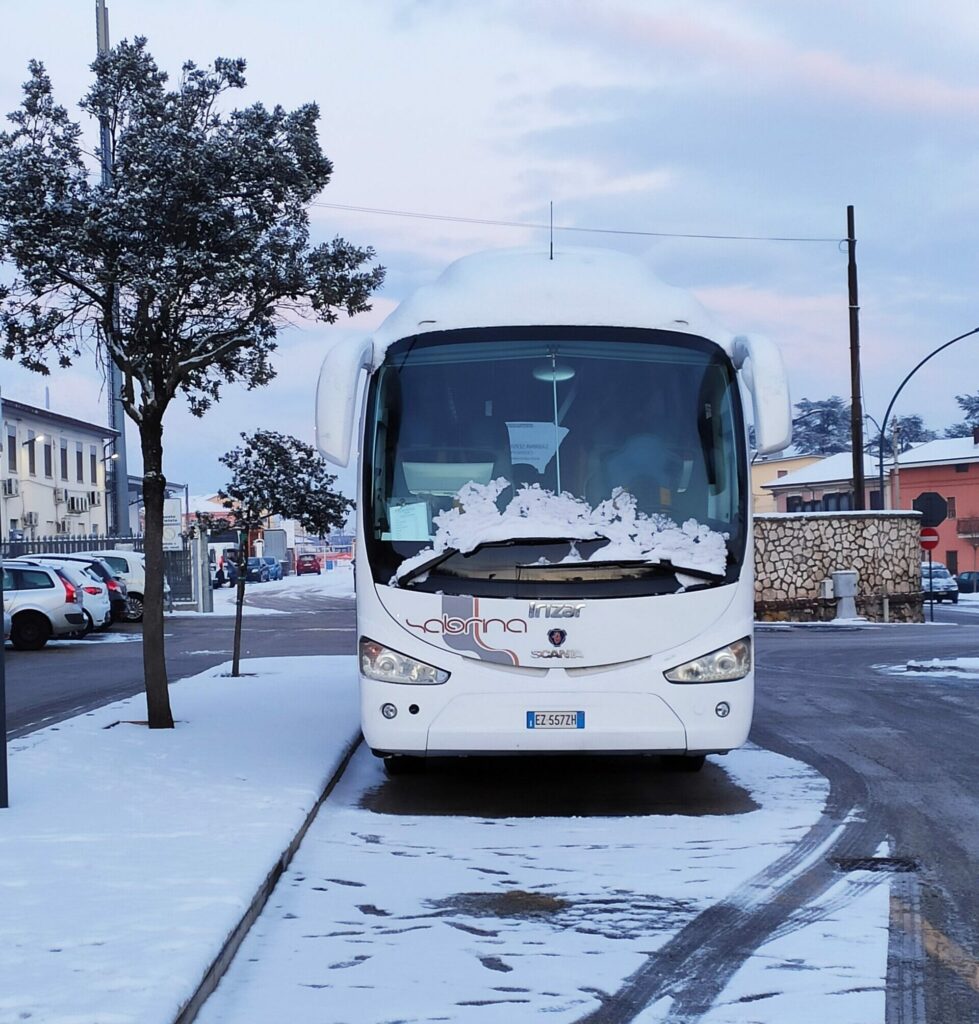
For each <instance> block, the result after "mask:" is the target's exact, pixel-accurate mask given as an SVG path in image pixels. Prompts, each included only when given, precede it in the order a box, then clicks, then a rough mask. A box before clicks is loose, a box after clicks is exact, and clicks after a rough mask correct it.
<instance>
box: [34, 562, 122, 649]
mask: <svg viewBox="0 0 979 1024" xmlns="http://www.w3.org/2000/svg"><path fill="white" fill-rule="evenodd" d="M17 561H18V562H20V561H26V559H20V558H18V559H17ZM35 564H37V565H53V566H55V567H56V568H57V569H58V570H59V571H60V572H61V573H63V574H64V575H65V576H67V577H68V579H69V580H70V581H71V582H72V583H73V584H74V586H76V587H77V588H78V589H79V590H80V591H81V595H82V610H83V611H84V613H85V626H84V628H83V629H82V630H80V632H81V633H82V634H85V633H91V632H92V630H93V629H98V630H106V629H108V628H109V627H110V626H111V625H112V604H111V602H110V601H109V588H108V586H107V585H106V583H105V581H104V580H103V579H101V578H100V577H99V575H98V573H96V572H95V570H94V569H92V568H91V567H90V566H87V565H85V564H84V563H82V562H69V561H64V562H56V561H55V560H54V559H50V560H47V561H43V562H42V561H40V560H39V561H38V562H37V563H35Z"/></svg>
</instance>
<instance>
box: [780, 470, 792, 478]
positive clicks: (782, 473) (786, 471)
mask: <svg viewBox="0 0 979 1024" xmlns="http://www.w3.org/2000/svg"><path fill="white" fill-rule="evenodd" d="M777 473H778V478H781V477H783V476H788V475H789V471H788V470H787V469H779V470H777Z"/></svg>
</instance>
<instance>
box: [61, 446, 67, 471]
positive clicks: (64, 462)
mask: <svg viewBox="0 0 979 1024" xmlns="http://www.w3.org/2000/svg"><path fill="white" fill-rule="evenodd" d="M61 479H62V480H67V479H68V442H67V441H66V440H65V438H62V439H61Z"/></svg>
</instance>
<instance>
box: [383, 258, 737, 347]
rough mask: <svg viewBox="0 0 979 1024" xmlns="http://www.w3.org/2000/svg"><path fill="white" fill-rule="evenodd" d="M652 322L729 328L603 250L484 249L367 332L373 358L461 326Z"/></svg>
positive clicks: (724, 336)
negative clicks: (415, 338) (407, 340)
mask: <svg viewBox="0 0 979 1024" xmlns="http://www.w3.org/2000/svg"><path fill="white" fill-rule="evenodd" d="M562 324H565V325H581V326H586V327H587V326H594V327H639V328H650V329H652V328H659V329H662V330H671V331H678V332H682V333H685V334H694V335H697V336H700V337H705V338H709V339H711V340H712V341H715V342H717V343H718V344H719V345H721V346H722V347H723V348H725V350H728V351H729V350H730V342H731V340H732V337H733V335H732V333H731V332H730V331H728V330H725V329H724V328H723V327H721V326H720V325H718V323H717V322H716V321H715V320H714V319H713V318H712V317H711V315H710V314H709V313H708V312H707V310H706V309H704V307H703V306H702V305H701V304H700V303H699V302H698V301H697V300H696V299H695V298H694V297H693V296H692V295H690V293H689V292H686V291H684V290H683V289H681V288H675V287H673V286H671V285H667V284H665V283H664V282H663V281H661V280H660V279H659V278H658V277H656V276H655V274H653V273H652V271H651V270H650V269H649V267H648V266H647V265H646V264H645V263H643V262H642V261H641V260H639V259H636V258H635V257H633V256H629V255H627V254H625V253H621V252H615V251H613V250H611V249H597V248H580V247H579V248H555V250H554V257H553V259H551V254H550V250H549V249H548V248H547V247H537V248H518V249H491V250H489V251H486V252H480V253H475V254H473V255H471V256H465V257H463V258H462V259H460V260H457V261H456V262H455V263H452V264H450V265H449V266H448V267H447V268H446V269H445V271H443V273H442V275H441V276H440V277H439V278H438V279H437V280H436V281H435V282H433V283H432V284H430V285H426V286H424V287H422V288H419V289H418V290H417V291H416V292H414V293H413V294H412V295H410V296H408V297H407V298H406V299H405V300H404V301H403V302H402V303H401V304H400V305H399V306H398V307H397V309H395V310H394V312H393V313H391V315H390V316H389V317H388V318H387V319H386V320H385V321H384V323H383V324H381V326H380V327H379V328H378V330H377V332H376V333H375V335H374V337H373V343H374V365H375V366H378V365H380V363H381V362H382V361H383V359H384V353H385V352H386V350H387V348H388V346H389V345H391V344H392V343H394V342H395V341H398V340H399V339H401V338H406V337H410V336H412V335H416V334H424V333H429V332H433V331H448V330H456V329H460V328H466V327H521V326H527V327H530V326H543V325H562Z"/></svg>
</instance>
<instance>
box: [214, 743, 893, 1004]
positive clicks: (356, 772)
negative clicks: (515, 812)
mask: <svg viewBox="0 0 979 1024" xmlns="http://www.w3.org/2000/svg"><path fill="white" fill-rule="evenodd" d="M718 763H719V764H722V765H723V767H724V770H725V771H726V772H727V774H728V775H729V776H730V779H731V782H732V783H733V784H734V785H737V786H741V787H744V788H745V789H746V790H747V791H748V792H750V793H751V794H752V795H753V796H754V798H755V799H756V800H757V801H758V803H759V804H760V805H761V806H759V807H758V809H756V810H752V811H748V812H747V813H742V814H729V815H705V816H695V817H690V816H685V815H678V814H673V815H669V814H666V815H645V816H636V817H624V818H606V817H592V818H589V817H576V818H559V817H541V818H529V819H528V818H495V817H489V818H487V817H484V816H473V817H465V816H452V817H442V816H438V815H418V814H412V813H406V814H399V813H387V814H378V813H368V811H369V809H370V806H371V803H372V802H373V798H372V796H371V794H376V793H377V791H378V787H381V786H383V785H384V779H383V772H382V770H381V769H380V767H379V766H378V765H377V764H376V762H374V761H373V759H372V758H371V757H370V754H369V753H368V752H367V751H364V750H361V751H359V752H358V754H357V756H356V757H355V759H354V761H353V762H352V764H351V768H350V770H348V772H347V774H346V775H345V777H344V779H343V781H342V783H341V784H340V786H339V787H338V788H337V789H336V791H335V792H334V793H333V794H332V795H331V797H330V798H329V800H328V801H327V804H326V812H325V813H324V814H321V815H320V817H319V819H318V820H317V821H316V823H315V824H314V825H313V827H312V828H311V830H310V832H309V833H308V834H307V836H306V839H305V841H304V844H303V848H302V850H301V851H300V853H299V855H298V856H297V857H296V859H295V860H294V861H293V864H292V867H291V869H290V871H289V873H288V875H287V876H286V877H285V878H284V879H283V882H284V884H283V885H281V886H280V889H279V890H278V891H277V892H276V893H275V895H274V897H273V899H272V900H271V901H270V903H269V906H268V908H267V911H266V913H265V914H264V915H263V916H262V918H261V919H260V920H259V921H258V923H257V925H256V927H255V928H254V929H253V930H252V932H251V934H250V935H249V938H248V940H247V941H246V943H245V944H244V945H243V947H242V949H241V951H240V954H239V956H238V958H237V960H236V962H235V964H234V966H233V968H232V970H231V972H230V973H229V974H228V975H227V976H226V978H225V980H224V982H222V984H221V985H220V986H219V988H218V990H217V991H216V992H215V994H214V995H213V996H212V998H211V1000H210V1001H209V1002H208V1004H207V1006H206V1007H205V1009H204V1011H203V1013H202V1014H201V1016H200V1017H199V1018H198V1020H199V1022H200V1024H231V1022H234V1024H264V1022H266V1021H269V1020H274V1019H276V1018H277V1014H281V1012H282V1008H283V1007H288V1008H289V1010H288V1017H289V1020H290V1022H291V1024H313V1022H316V1021H322V1020H334V1021H350V1022H358V1024H367V1022H375V1021H376V1022H383V1021H394V1020H397V1021H403V1022H421V1021H430V1020H449V1021H453V1022H460V1024H465V1022H469V1021H473V1022H476V1021H490V1022H493V1024H497V1022H512V1021H513V1020H515V1019H517V1020H529V1019H530V1017H531V1016H536V1015H537V1014H541V1015H545V1016H546V1018H547V1019H548V1020H549V1021H555V1022H567V1024H571V1022H573V1021H577V1020H580V1019H581V1018H582V1017H584V1016H585V1015H586V1014H588V1013H589V1012H592V1011H594V1010H597V1009H598V1008H599V1007H600V1005H601V1002H600V996H599V993H611V992H614V991H615V990H616V989H618V988H619V987H620V985H621V984H622V983H623V981H624V980H625V979H626V978H627V977H629V975H630V974H632V973H633V972H634V971H635V970H636V969H637V968H638V967H640V966H641V965H642V964H643V963H644V961H645V960H646V958H647V957H648V956H649V954H650V953H651V952H653V951H655V950H656V949H658V948H660V947H661V946H663V945H664V944H665V943H666V942H667V941H669V939H670V938H671V937H672V936H674V935H675V934H676V933H677V932H678V931H679V930H680V929H681V928H682V927H683V926H684V925H686V924H688V923H689V922H690V921H691V920H692V919H693V918H694V917H695V916H696V915H697V914H698V913H700V912H701V911H703V910H705V909H706V908H708V907H709V906H711V905H712V904H713V903H716V902H717V901H718V900H720V899H722V898H725V897H728V896H729V895H730V894H732V893H733V892H735V891H736V890H739V889H741V888H742V887H744V890H743V891H744V892H745V893H749V892H751V893H752V895H750V896H748V895H746V896H745V898H746V899H749V900H750V899H752V898H754V899H761V900H764V899H766V898H767V896H770V893H769V894H767V895H766V894H765V893H763V892H758V893H754V892H753V888H752V885H751V884H750V882H751V880H752V879H754V878H755V877H756V876H757V875H758V872H759V871H760V870H761V869H763V868H764V867H765V866H766V865H767V864H769V863H771V862H772V861H773V860H775V859H776V858H777V857H778V856H780V855H782V854H784V853H785V852H786V851H787V850H789V849H790V848H791V847H792V846H793V844H794V843H795V842H797V841H798V839H799V838H800V837H801V835H803V834H804V833H805V831H806V830H807V829H808V828H809V827H810V826H811V825H812V824H813V823H814V822H815V821H816V820H817V819H818V818H819V815H820V812H821V810H822V807H823V803H824V801H825V797H826V794H827V789H828V787H827V783H826V780H825V779H823V778H822V777H821V776H819V775H818V774H816V773H815V772H814V771H812V769H810V768H808V767H807V766H805V765H802V764H800V763H798V762H795V761H791V760H789V759H787V758H784V757H781V756H779V755H776V754H773V753H771V752H769V751H765V750H761V749H758V748H748V749H745V750H742V751H738V752H735V753H732V754H731V755H729V756H728V757H726V758H723V759H719V760H718ZM365 793H366V794H368V795H367V797H366V798H365ZM365 804H366V805H367V808H368V810H365V806H364V805H365ZM813 856H814V857H818V856H819V852H818V851H815V852H814V855H813ZM851 886H852V887H857V886H859V888H854V889H853V892H852V893H851V891H850V887H851ZM864 887H866V888H864ZM857 894H859V897H860V900H859V902H854V901H852V900H851V899H850V898H849V897H850V896H851V895H857ZM820 903H821V904H822V909H821V910H820V908H819V907H818V906H817V907H810V908H807V911H806V913H804V914H803V913H800V914H799V915H798V918H797V919H796V920H795V921H794V922H793V923H791V924H790V925H788V926H787V927H786V928H785V929H783V931H782V932H781V933H780V934H779V935H778V936H777V937H775V938H773V940H772V942H770V943H769V944H767V945H766V946H765V947H763V948H762V949H760V950H758V951H757V953H756V954H755V956H754V957H753V958H752V959H750V960H749V961H748V962H747V963H746V965H745V966H744V968H743V969H742V970H741V971H740V972H738V973H737V974H736V975H735V976H734V978H732V981H731V983H730V985H729V986H728V991H725V993H723V995H722V998H721V1000H720V1001H719V1002H718V1004H717V1006H716V1008H715V1010H714V1011H712V1013H711V1015H710V1016H709V1018H707V1019H708V1020H710V1021H711V1022H712V1024H722V1022H724V1024H727V1022H735V1021H736V1022H737V1024H743V1022H744V1021H745V1020H746V1019H748V1018H746V1016H745V1003H746V1002H748V1001H749V1000H751V1001H752V1003H754V1001H755V1000H765V999H768V998H769V997H772V998H770V1005H766V1008H765V1009H763V1010H759V1008H758V1007H756V1006H754V1005H752V1015H751V1018H750V1019H751V1020H756V1019H757V1020H764V1021H769V1020H770V1021H772V1022H773V1024H774V1022H776V1021H784V1020H793V1021H802V1020H806V1021H809V1020H811V1021H813V1022H815V1021H819V1022H823V1021H827V1020H832V1021H833V1022H834V1024H869V1022H873V1021H880V1022H883V1020H884V975H885V972H886V951H887V907H888V886H887V883H886V881H882V876H880V875H875V876H870V875H869V874H867V873H858V874H853V875H849V876H847V880H846V881H841V882H840V883H839V884H838V885H837V886H836V887H834V889H832V890H831V891H830V892H828V893H827V894H826V895H825V897H824V899H823V900H821V901H820ZM800 964H803V965H811V971H809V970H805V969H804V968H800V966H799V965H800ZM803 993H804V996H805V998H804V1000H800V999H799V997H800V995H802V994H803ZM746 994H747V997H746ZM776 996H777V997H778V998H774V997H776ZM729 1004H730V1005H729ZM800 1004H804V1005H800ZM732 1007H733V1008H732ZM790 1009H791V1012H787V1011H789V1010H790ZM670 1019H671V1018H670V1005H669V1001H668V1000H667V1001H665V1002H664V1003H663V1004H662V1005H659V1006H656V1007H652V1008H649V1009H648V1010H647V1011H646V1012H644V1013H643V1015H642V1017H641V1020H642V1021H644V1022H646V1024H651V1022H653V1021H661V1022H668V1021H669V1020H670Z"/></svg>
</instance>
